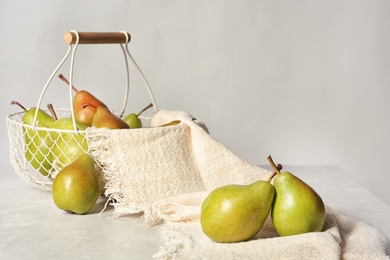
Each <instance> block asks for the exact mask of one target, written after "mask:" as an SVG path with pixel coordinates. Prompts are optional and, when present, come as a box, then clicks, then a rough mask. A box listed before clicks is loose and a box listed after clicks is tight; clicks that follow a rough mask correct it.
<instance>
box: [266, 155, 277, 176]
mask: <svg viewBox="0 0 390 260" xmlns="http://www.w3.org/2000/svg"><path fill="white" fill-rule="evenodd" d="M267 159H268V161H269V163H270V164H271V166H272V168H273V169H274V171H275V172H276V173H277V174H280V171H279V169H278V167H277V166H276V164H275V163H274V160H272V157H271V155H269V156H268V157H267Z"/></svg>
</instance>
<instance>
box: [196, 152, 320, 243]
mask: <svg viewBox="0 0 390 260" xmlns="http://www.w3.org/2000/svg"><path fill="white" fill-rule="evenodd" d="M268 160H269V162H270V164H271V166H272V168H273V169H274V173H273V174H272V176H271V177H270V178H269V179H268V180H267V181H263V180H260V181H256V182H254V183H252V184H250V185H233V184H232V185H226V186H222V187H219V188H216V189H215V190H213V191H211V193H210V194H209V195H208V196H207V197H206V199H205V200H204V201H203V203H202V207H201V217H200V222H201V226H202V230H203V232H204V233H205V234H206V235H207V236H208V237H209V238H211V239H212V240H213V241H215V242H222V243H231V242H241V241H246V240H250V239H251V238H253V237H254V236H256V234H257V233H258V232H259V231H260V230H261V228H262V227H263V225H264V222H265V220H266V218H267V217H268V216H269V215H270V214H271V219H272V224H273V226H274V228H275V230H276V232H277V233H278V234H279V235H280V236H291V235H298V234H304V233H308V232H320V231H322V229H323V226H324V223H325V216H326V210H325V205H324V203H323V201H322V199H321V197H320V196H319V195H318V194H317V192H316V191H315V190H314V189H313V188H311V187H310V186H309V185H308V184H306V183H305V182H304V181H302V180H301V179H299V178H298V177H296V176H295V175H293V174H292V173H290V172H280V170H281V168H282V167H281V165H278V166H276V165H275V163H274V162H273V160H272V158H271V156H269V157H268ZM272 181H273V184H272V183H271V182H272Z"/></svg>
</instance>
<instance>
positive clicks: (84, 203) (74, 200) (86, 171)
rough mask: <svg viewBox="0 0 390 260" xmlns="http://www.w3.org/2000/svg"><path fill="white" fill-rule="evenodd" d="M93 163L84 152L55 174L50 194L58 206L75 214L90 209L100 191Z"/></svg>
mask: <svg viewBox="0 0 390 260" xmlns="http://www.w3.org/2000/svg"><path fill="white" fill-rule="evenodd" d="M94 163H95V162H94V160H93V158H92V157H91V156H90V155H89V154H87V153H85V154H82V155H80V157H79V158H77V159H76V160H75V161H74V162H72V163H71V164H69V165H68V166H66V167H65V168H63V169H62V170H61V171H60V172H59V173H58V174H57V175H56V177H55V178H54V182H53V187H52V196H53V200H54V203H55V205H56V206H57V207H58V208H60V209H62V210H65V211H67V212H71V213H76V214H85V213H87V212H88V211H90V210H91V208H92V207H93V206H94V205H95V203H96V201H97V199H98V198H99V195H100V191H101V190H100V189H101V187H100V176H99V174H98V172H97V171H96V169H95V164H94Z"/></svg>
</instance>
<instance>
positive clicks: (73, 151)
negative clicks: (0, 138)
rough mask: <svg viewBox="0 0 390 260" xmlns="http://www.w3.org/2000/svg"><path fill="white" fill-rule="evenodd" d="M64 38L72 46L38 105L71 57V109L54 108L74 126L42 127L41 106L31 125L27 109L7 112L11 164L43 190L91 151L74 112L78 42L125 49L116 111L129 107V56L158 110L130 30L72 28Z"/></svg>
mask: <svg viewBox="0 0 390 260" xmlns="http://www.w3.org/2000/svg"><path fill="white" fill-rule="evenodd" d="M64 40H65V42H66V43H68V45H69V48H68V51H67V53H66V54H65V57H64V58H63V59H62V60H61V62H60V64H59V65H58V66H57V67H56V69H55V70H54V71H53V73H52V74H51V76H50V77H49V79H48V81H47V82H46V84H45V86H44V87H43V90H42V92H41V95H40V97H39V100H38V104H37V106H36V107H37V108H40V106H41V102H42V98H43V96H44V94H45V91H46V89H47V88H48V86H49V85H50V82H51V80H52V78H53V77H54V76H55V75H56V73H57V72H58V70H59V69H60V68H61V66H62V65H63V63H64V62H65V61H66V59H67V58H68V57H69V56H71V62H70V73H69V98H70V109H63V108H61V109H56V110H55V111H56V113H57V115H58V118H64V117H66V118H69V120H72V124H73V129H53V128H46V127H40V126H39V122H38V109H36V112H35V116H34V120H33V123H32V124H31V125H30V124H26V123H24V122H23V116H24V114H25V111H22V112H16V113H13V114H10V115H8V117H7V129H8V137H9V144H10V160H11V164H12V165H13V167H14V169H15V171H16V173H17V175H18V176H19V178H20V179H22V180H24V181H26V182H27V183H29V184H31V185H33V186H36V187H39V188H41V189H44V190H50V189H51V187H52V183H53V179H54V177H55V175H56V174H57V173H58V172H59V171H60V170H61V169H62V168H63V167H65V166H67V165H69V164H70V163H71V162H72V161H74V160H75V159H76V158H77V157H78V156H79V155H81V154H83V153H86V152H88V151H89V150H88V138H87V137H86V130H80V129H78V127H77V122H76V121H75V117H74V116H72V115H74V111H73V92H72V81H73V68H74V56H75V52H76V49H77V46H78V44H109V43H114V44H115V43H117V44H119V45H120V47H121V48H122V51H123V54H124V58H125V66H126V71H127V74H126V76H127V77H126V88H125V98H124V102H123V107H122V111H121V112H120V113H118V114H117V115H118V116H119V117H122V115H123V113H124V111H125V109H126V104H127V99H128V90H129V84H130V81H129V66H128V60H127V58H128V57H129V58H130V59H131V61H132V62H133V64H134V65H135V67H136V69H137V70H138V72H139V73H140V75H141V77H142V79H143V80H144V83H145V86H146V87H147V90H148V93H149V96H150V98H151V102H152V104H153V107H154V110H155V111H157V106H156V102H155V100H154V97H153V94H152V92H151V89H150V86H149V83H148V82H147V80H146V78H145V76H144V74H143V73H142V71H141V69H140V68H139V66H138V65H137V63H136V62H135V60H134V58H133V57H132V56H131V54H130V52H129V49H128V43H129V41H130V35H129V34H128V33H127V32H119V33H90V32H77V31H71V32H68V33H66V34H65V37H64ZM42 110H43V109H42ZM43 111H45V110H43ZM45 112H47V111H45ZM144 120H145V118H144ZM129 130H131V129H129Z"/></svg>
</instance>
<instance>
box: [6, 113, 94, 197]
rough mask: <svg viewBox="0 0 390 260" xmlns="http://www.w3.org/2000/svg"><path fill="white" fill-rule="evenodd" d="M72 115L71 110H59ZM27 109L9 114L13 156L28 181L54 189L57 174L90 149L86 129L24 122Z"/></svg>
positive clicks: (18, 173) (19, 171) (8, 121)
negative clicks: (75, 129) (56, 127)
mask: <svg viewBox="0 0 390 260" xmlns="http://www.w3.org/2000/svg"><path fill="white" fill-rule="evenodd" d="M57 112H61V114H63V116H64V117H65V116H69V115H70V111H69V110H63V109H61V110H57ZM23 115H24V112H18V113H14V114H11V115H9V116H8V117H7V127H8V136H9V143H10V159H11V163H12V165H13V167H14V169H15V171H16V173H17V175H18V176H19V177H20V178H21V179H22V180H24V181H26V182H28V183H31V184H33V185H34V186H37V187H40V188H41V189H45V190H47V189H50V188H51V185H52V182H53V179H54V177H55V175H56V174H57V173H58V172H59V171H60V170H61V169H62V168H63V167H65V166H66V165H68V164H70V163H71V162H72V161H74V160H75V159H76V158H77V157H78V156H79V155H81V154H83V153H85V152H87V151H88V140H87V138H86V135H85V131H77V132H76V131H74V130H61V129H52V128H46V127H35V128H34V127H33V126H31V125H27V124H24V123H23V121H22V117H23Z"/></svg>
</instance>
